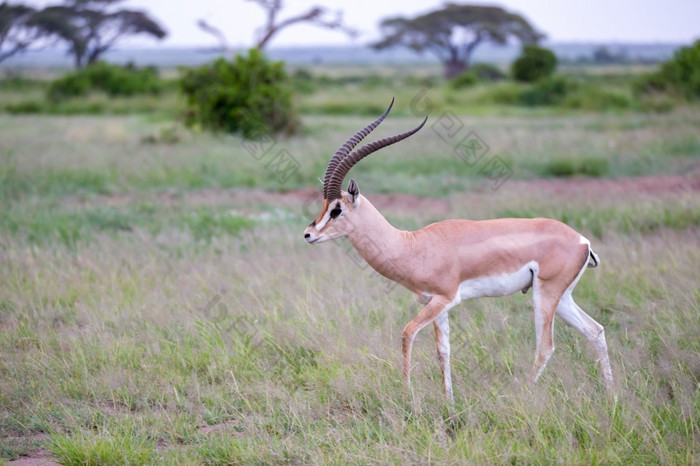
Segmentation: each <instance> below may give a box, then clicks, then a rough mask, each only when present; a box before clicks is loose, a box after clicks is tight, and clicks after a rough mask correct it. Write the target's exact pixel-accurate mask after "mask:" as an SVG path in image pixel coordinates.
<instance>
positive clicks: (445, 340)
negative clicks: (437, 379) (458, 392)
mask: <svg viewBox="0 0 700 466" xmlns="http://www.w3.org/2000/svg"><path fill="white" fill-rule="evenodd" d="M433 326H434V327H435V342H436V343H437V354H438V364H439V365H440V370H441V371H442V384H443V385H444V387H445V396H446V397H447V398H448V399H449V400H450V401H454V397H453V396H452V375H451V373H450V322H449V318H448V317H447V311H445V312H443V313H442V314H440V315H439V316H438V318H437V319H435V320H434V321H433Z"/></svg>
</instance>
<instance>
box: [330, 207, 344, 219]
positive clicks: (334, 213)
mask: <svg viewBox="0 0 700 466" xmlns="http://www.w3.org/2000/svg"><path fill="white" fill-rule="evenodd" d="M342 212H343V210H342V209H341V208H340V207H336V208H335V209H333V210H331V218H337V217H338V215H340V214H341V213H342Z"/></svg>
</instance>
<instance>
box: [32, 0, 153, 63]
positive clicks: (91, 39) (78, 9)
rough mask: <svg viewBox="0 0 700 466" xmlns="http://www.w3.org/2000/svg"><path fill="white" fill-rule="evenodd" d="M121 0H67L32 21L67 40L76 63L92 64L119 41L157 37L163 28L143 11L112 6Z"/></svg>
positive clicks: (37, 15) (42, 11) (41, 12)
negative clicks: (128, 37)
mask: <svg viewBox="0 0 700 466" xmlns="http://www.w3.org/2000/svg"><path fill="white" fill-rule="evenodd" d="M122 1H123V0H68V1H66V2H65V3H64V4H62V5H54V6H48V7H46V8H44V9H43V10H41V11H39V12H37V13H36V15H35V18H34V24H37V25H38V26H39V27H40V28H42V29H43V30H44V31H45V32H46V33H48V34H51V35H54V36H56V37H58V38H60V39H61V40H63V41H65V42H66V43H68V46H69V49H68V53H69V54H71V55H73V57H74V61H75V66H76V67H77V68H82V67H83V66H85V65H87V64H90V63H94V62H95V61H97V60H98V59H99V58H100V56H102V55H103V54H104V53H105V52H106V51H107V50H109V49H110V48H112V47H113V46H114V45H115V44H116V43H117V42H118V41H119V40H121V39H123V38H124V37H127V36H133V35H137V34H146V35H149V36H152V37H155V38H158V39H162V38H163V37H165V36H166V32H165V30H164V29H163V28H162V27H161V26H160V25H159V24H158V23H157V22H156V21H155V20H154V19H152V18H151V17H149V16H148V15H147V14H146V13H144V12H143V11H138V10H127V9H115V6H116V5H117V4H119V3H121V2H122Z"/></svg>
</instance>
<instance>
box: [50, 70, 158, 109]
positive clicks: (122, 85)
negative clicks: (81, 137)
mask: <svg viewBox="0 0 700 466" xmlns="http://www.w3.org/2000/svg"><path fill="white" fill-rule="evenodd" d="M162 88H163V82H162V81H161V80H160V78H159V77H158V72H157V70H156V69H155V68H153V67H147V68H136V67H135V66H133V65H131V64H130V65H127V66H119V65H113V64H110V63H106V62H97V63H93V64H90V65H88V66H86V67H85V68H82V69H80V70H78V71H75V72H72V73H68V74H67V75H65V76H63V77H62V78H59V79H57V80H55V81H54V82H52V83H51V85H50V86H49V89H48V95H49V98H50V99H51V100H54V101H57V100H62V99H66V98H70V97H79V96H84V95H86V94H88V93H89V92H91V91H102V92H104V93H106V94H107V95H109V96H112V97H114V96H131V95H136V94H158V93H159V92H160V91H161V90H162Z"/></svg>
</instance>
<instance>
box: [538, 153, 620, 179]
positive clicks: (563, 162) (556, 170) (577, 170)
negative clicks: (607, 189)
mask: <svg viewBox="0 0 700 466" xmlns="http://www.w3.org/2000/svg"><path fill="white" fill-rule="evenodd" d="M608 169H609V164H608V161H607V160H606V159H604V158H600V157H583V158H580V159H571V158H555V159H552V160H550V161H549V162H547V164H546V165H545V166H544V169H543V173H542V174H543V175H546V176H554V177H558V178H566V177H570V176H575V175H583V176H590V177H593V178H598V177H601V176H604V175H606V174H607V173H608Z"/></svg>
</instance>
